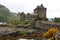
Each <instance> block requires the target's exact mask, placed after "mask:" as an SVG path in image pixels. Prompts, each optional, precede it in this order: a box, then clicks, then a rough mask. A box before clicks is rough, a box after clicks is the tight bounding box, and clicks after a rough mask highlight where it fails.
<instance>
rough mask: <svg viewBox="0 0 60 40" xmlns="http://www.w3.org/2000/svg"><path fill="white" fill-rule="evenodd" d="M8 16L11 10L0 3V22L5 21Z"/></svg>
mask: <svg viewBox="0 0 60 40" xmlns="http://www.w3.org/2000/svg"><path fill="white" fill-rule="evenodd" d="M8 16H11V12H10V10H9V9H8V8H6V7H5V6H4V5H0V22H6V21H7V19H8Z"/></svg>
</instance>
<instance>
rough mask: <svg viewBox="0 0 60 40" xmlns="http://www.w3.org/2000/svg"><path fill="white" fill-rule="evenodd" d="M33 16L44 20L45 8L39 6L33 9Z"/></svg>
mask: <svg viewBox="0 0 60 40" xmlns="http://www.w3.org/2000/svg"><path fill="white" fill-rule="evenodd" d="M34 14H37V15H38V17H39V18H41V19H43V20H45V19H46V8H45V7H44V6H43V4H41V5H40V6H37V7H36V8H35V9H34Z"/></svg>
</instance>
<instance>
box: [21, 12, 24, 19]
mask: <svg viewBox="0 0 60 40" xmlns="http://www.w3.org/2000/svg"><path fill="white" fill-rule="evenodd" d="M20 20H25V14H24V12H21V14H20Z"/></svg>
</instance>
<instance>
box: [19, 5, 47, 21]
mask: <svg viewBox="0 0 60 40" xmlns="http://www.w3.org/2000/svg"><path fill="white" fill-rule="evenodd" d="M18 19H19V20H28V21H34V20H36V19H39V20H46V8H45V7H44V6H43V4H41V5H40V6H37V7H36V8H35V9H34V13H33V14H32V13H31V14H30V13H28V14H25V13H24V12H21V13H20V12H19V13H18Z"/></svg>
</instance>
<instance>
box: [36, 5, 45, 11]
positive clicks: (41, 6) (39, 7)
mask: <svg viewBox="0 0 60 40" xmlns="http://www.w3.org/2000/svg"><path fill="white" fill-rule="evenodd" d="M41 8H45V7H44V6H43V4H41V5H40V6H39V5H38V6H37V7H36V8H35V10H36V9H41Z"/></svg>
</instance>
